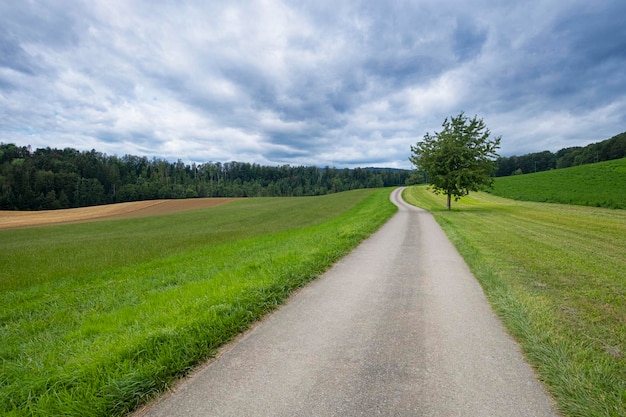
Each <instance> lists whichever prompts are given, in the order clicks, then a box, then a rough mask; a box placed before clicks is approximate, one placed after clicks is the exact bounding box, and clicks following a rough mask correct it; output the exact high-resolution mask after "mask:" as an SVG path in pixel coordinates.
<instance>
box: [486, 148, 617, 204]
mask: <svg viewBox="0 0 626 417" xmlns="http://www.w3.org/2000/svg"><path fill="white" fill-rule="evenodd" d="M489 192H490V193H492V194H494V195H498V196H500V197H506V198H512V199H515V200H526V201H538V202H547V203H562V204H575V205H582V206H592V207H607V208H620V209H626V158H624V159H617V160H613V161H606V162H599V163H597V164H590V165H581V166H576V167H571V168H563V169H556V170H551V171H544V172H538V173H535V174H525V175H514V176H510V177H499V178H495V183H494V186H493V189H492V190H490V191H489Z"/></svg>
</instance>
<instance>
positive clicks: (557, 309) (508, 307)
mask: <svg viewBox="0 0 626 417" xmlns="http://www.w3.org/2000/svg"><path fill="white" fill-rule="evenodd" d="M404 197H405V199H406V200H407V201H408V202H410V203H412V204H415V205H417V206H420V207H423V208H426V209H428V210H430V211H431V212H432V213H433V215H434V216H435V218H436V219H437V221H438V222H439V224H440V225H441V226H442V227H443V229H444V230H445V232H446V233H447V235H448V236H449V237H450V239H451V240H452V242H453V243H454V244H455V246H456V247H457V249H458V250H459V252H460V253H461V254H462V255H463V257H464V258H465V260H466V261H467V263H468V264H469V265H470V268H471V269H472V272H473V273H474V275H475V276H476V277H477V279H478V280H479V281H480V283H481V285H482V287H483V289H484V291H485V293H486V295H487V297H488V299H489V301H490V303H491V304H492V306H493V308H494V310H495V311H496V313H497V314H498V315H499V316H500V318H501V319H502V320H503V322H504V324H505V326H506V327H507V328H508V330H509V332H510V333H511V334H512V335H513V336H514V337H515V338H516V339H517V340H518V341H519V342H520V344H521V346H522V349H523V351H524V353H525V355H526V357H527V359H528V360H529V362H530V363H531V364H532V365H533V366H534V368H535V369H536V370H537V373H538V376H539V378H540V379H541V380H542V381H543V382H544V383H545V384H546V386H547V387H548V389H549V390H550V391H551V393H552V394H553V396H554V398H555V399H556V401H557V403H558V407H559V409H560V410H561V412H562V413H563V414H564V415H567V416H571V417H601V416H602V417H606V416H625V415H626V274H625V273H624V271H626V256H625V254H626V239H625V238H624V237H625V236H626V211H622V210H608V209H600V208H590V207H578V206H569V205H556V204H545V203H544V204H542V203H531V202H519V201H513V200H507V199H503V198H499V197H495V196H492V195H489V194H485V193H476V194H472V195H471V196H470V197H466V198H464V199H462V200H461V201H460V202H459V203H457V204H456V209H454V210H453V211H451V212H447V211H445V201H444V200H443V198H441V197H439V196H435V195H434V194H432V193H431V192H429V191H427V189H426V188H425V187H411V188H409V189H407V190H406V191H405V193H404ZM453 208H454V206H453Z"/></svg>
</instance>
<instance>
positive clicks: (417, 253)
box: [141, 189, 557, 417]
mask: <svg viewBox="0 0 626 417" xmlns="http://www.w3.org/2000/svg"><path fill="white" fill-rule="evenodd" d="M400 193H401V190H400V189H397V190H395V191H394V192H393V193H392V196H391V199H392V201H393V202H394V203H395V204H396V205H398V207H399V211H398V213H397V214H396V215H395V216H394V217H392V218H391V219H390V220H389V222H387V223H386V224H385V225H384V226H383V227H382V228H381V229H380V230H379V231H378V232H376V233H375V234H374V235H372V236H371V237H370V238H369V239H367V240H366V241H365V242H363V243H362V244H361V245H360V246H359V247H358V248H357V249H356V250H354V251H353V252H352V253H351V254H350V255H348V256H347V257H345V258H344V259H342V260H341V261H340V262H338V263H337V264H336V265H335V266H334V267H333V268H332V269H331V270H329V271H328V272H327V273H326V274H324V275H323V276H322V277H320V279H318V280H316V281H315V282H313V283H311V284H310V285H309V286H307V287H306V288H304V289H303V290H302V291H300V292H299V293H298V294H297V295H296V296H294V297H293V298H292V299H291V300H290V301H289V303H287V304H286V305H285V306H283V307H282V308H281V309H279V310H278V311H277V312H276V313H274V314H272V315H271V316H269V317H268V318H267V319H266V320H264V321H263V322H262V323H260V324H259V325H258V326H256V327H255V328H254V329H253V330H252V331H250V332H249V333H247V334H246V335H245V336H244V337H243V338H241V339H240V340H238V341H237V342H235V343H233V344H232V345H231V346H230V348H229V349H228V350H226V351H225V352H224V353H223V354H222V355H221V356H220V357H219V358H218V359H217V360H215V361H214V362H212V363H211V364H209V365H208V366H206V367H205V368H203V369H202V370H201V371H199V372H198V373H196V374H195V375H194V376H193V377H192V378H190V379H189V380H187V381H185V382H184V383H182V384H181V385H180V386H179V387H178V388H177V389H176V390H175V391H174V392H173V393H171V394H169V395H167V396H166V397H164V398H163V399H162V400H161V401H159V402H158V403H156V404H154V405H153V406H152V407H149V408H147V409H146V410H143V411H142V412H141V415H146V416H152V417H154V416H168V417H171V416H187V417H188V416H220V417H226V416H233V417H247V416H250V417H252V416H254V417H263V416H338V417H351V416H394V417H395V416H442V417H443V416H446V417H448V416H471V417H479V416H485V417H497V416H502V417H515V416H534V417H539V416H556V415H557V414H556V413H555V412H554V411H553V403H552V400H551V399H550V398H549V396H548V395H547V394H546V392H545V390H544V389H543V387H542V386H541V385H540V384H539V383H538V382H537V380H536V378H535V376H534V374H533V371H532V370H531V368H530V367H529V366H528V365H527V364H526V362H525V361H524V359H523V358H522V354H521V353H520V350H519V348H518V346H517V344H516V343H515V342H514V341H513V340H512V339H511V338H510V337H509V336H508V335H507V334H506V333H505V331H504V329H503V327H502V325H501V323H500V322H499V320H498V319H497V318H496V317H495V316H494V314H493V312H492V310H491V308H490V307H489V305H488V304H487V301H486V298H485V296H484V294H483V292H482V289H481V287H480V286H479V284H478V283H477V281H476V279H475V278H474V277H473V275H472V274H471V272H470V271H469V269H468V267H467V265H466V264H465V262H464V261H463V259H462V258H461V257H460V255H459V254H458V252H457V251H456V249H455V248H454V247H453V246H452V244H451V243H450V241H449V240H448V239H447V237H446V236H445V234H444V233H443V231H442V230H441V228H440V227H439V226H438V224H437V223H436V222H435V220H434V219H433V217H432V216H431V215H430V214H429V213H427V212H425V211H424V210H421V209H418V208H415V207H412V206H409V205H408V204H406V203H404V202H403V201H402V199H401V196H400Z"/></svg>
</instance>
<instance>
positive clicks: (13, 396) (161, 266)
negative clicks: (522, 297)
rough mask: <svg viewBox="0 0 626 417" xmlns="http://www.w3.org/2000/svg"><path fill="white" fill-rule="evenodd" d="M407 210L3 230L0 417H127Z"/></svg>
mask: <svg viewBox="0 0 626 417" xmlns="http://www.w3.org/2000/svg"><path fill="white" fill-rule="evenodd" d="M395 210H396V208H395V206H393V205H392V204H391V203H390V202H389V190H384V189H378V190H359V191H352V192H347V193H339V194H333V195H328V196H320V197H303V198H258V199H244V200H238V201H235V202H231V203H229V204H226V205H222V206H218V207H214V208H209V209H205V210H197V211H191V212H185V213H179V214H174V215H169V216H157V217H144V218H136V219H126V220H116V221H101V222H91V223H81V224H70V225H58V226H49V227H33V228H26V229H8V230H0V265H1V266H2V267H1V268H0V336H1V340H2V344H1V345H0V358H2V361H1V362H0V414H1V415H9V416H22V415H24V416H25V415H28V416H31V415H34V416H44V415H45V416H50V415H65V416H72V415H76V416H109V415H123V414H125V413H126V412H128V411H129V410H132V409H134V408H135V407H137V406H138V405H141V404H142V403H144V402H146V401H147V400H148V399H149V398H151V397H153V396H155V395H157V394H158V393H159V392H162V391H163V390H164V389H166V388H167V387H168V385H169V384H171V383H172V381H174V380H175V378H177V377H180V376H182V375H184V374H185V373H187V372H188V371H189V370H190V369H192V367H193V366H194V365H196V364H198V363H199V362H201V361H203V360H206V359H207V358H209V357H210V356H211V355H214V354H215V352H216V350H217V348H218V347H219V346H221V345H223V344H224V343H225V342H227V341H228V340H230V339H231V338H232V337H234V336H235V335H237V334H238V333H240V332H241V331H242V330H244V329H245V328H247V327H248V326H249V325H250V324H251V323H252V322H254V321H255V320H258V319H259V318H260V317H262V316H263V315H264V314H266V313H267V312H268V311H269V310H271V309H272V308H274V307H275V306H277V305H278V304H280V303H281V302H282V301H283V300H284V299H285V298H286V297H287V296H288V295H289V294H290V293H291V291H293V290H294V289H296V288H298V287H300V286H302V285H304V284H305V283H306V282H308V281H309V280H311V279H313V278H314V277H316V276H318V275H319V274H320V273H321V272H322V271H324V270H325V269H327V268H328V267H329V266H330V265H331V264H332V263H333V262H335V261H336V260H337V259H339V258H340V257H341V256H342V255H344V254H345V253H347V252H348V251H349V250H350V249H351V248H353V247H354V246H356V245H357V244H358V243H359V242H360V241H361V240H362V239H364V238H365V237H366V236H367V235H369V234H370V233H372V232H373V231H374V230H375V229H376V228H378V227H379V226H380V225H381V224H382V223H383V222H384V221H385V220H386V219H387V218H389V217H390V216H391V215H392V214H393V213H394V212H395Z"/></svg>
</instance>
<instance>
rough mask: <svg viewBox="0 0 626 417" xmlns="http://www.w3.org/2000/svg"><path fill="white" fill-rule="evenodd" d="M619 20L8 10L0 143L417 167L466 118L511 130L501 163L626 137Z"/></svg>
mask: <svg viewBox="0 0 626 417" xmlns="http://www.w3.org/2000/svg"><path fill="white" fill-rule="evenodd" d="M624 12H626V6H625V5H624V4H623V2H619V1H618V0H606V1H603V2H594V3H588V2H582V1H578V0H577V1H576V4H575V7H573V6H572V4H571V2H570V3H568V4H563V3H558V2H553V1H548V0H533V1H530V2H525V3H524V4H521V3H501V2H497V1H495V0H482V1H478V2H472V3H471V4H469V3H467V2H461V1H456V0H445V1H434V0H433V1H421V2H414V3H409V2H407V3H395V2H391V3H389V2H386V1H368V2H349V3H337V2H325V1H317V2H309V1H304V2H302V1H298V2H292V1H288V0H285V1H281V0H259V1H252V2H241V1H240V2H238V1H235V2H226V3H224V2H202V1H199V0H198V1H196V0H187V1H180V2H157V3H155V2H148V1H137V2H127V1H122V0H106V1H105V0H100V1H94V2H90V3H88V4H82V3H78V2H77V3H73V2H70V1H69V0H68V1H67V2H65V3H63V4H60V3H59V4H57V3H51V4H49V5H48V4H44V3H41V2H14V3H4V4H2V5H1V6H0V104H1V105H2V109H3V111H2V112H1V113H0V140H1V141H3V142H16V143H18V144H20V145H27V144H31V145H33V146H34V147H43V146H51V147H65V146H72V147H76V148H79V149H91V148H95V149H97V150H99V151H102V152H106V153H109V154H126V153H134V154H138V155H145V156H148V157H153V156H156V157H165V158H168V159H173V160H175V159H178V158H180V159H182V160H185V161H192V160H193V161H197V162H202V160H206V161H209V160H210V161H229V160H238V161H247V162H259V163H264V164H283V163H292V164H315V165H322V166H323V165H338V166H356V165H361V166H365V165H376V166H385V165H386V166H402V167H410V164H409V163H408V160H407V158H408V154H409V153H410V148H409V146H410V145H411V144H413V143H414V142H415V141H417V140H419V139H420V138H421V137H422V136H423V135H424V134H425V133H426V132H433V131H435V130H438V129H439V128H440V127H441V123H442V122H443V119H444V118H445V117H448V116H452V115H456V114H458V113H459V112H460V111H465V112H466V113H467V114H469V115H474V114H477V115H478V116H479V117H483V118H484V120H485V122H486V123H487V125H488V126H489V127H490V129H491V131H492V132H493V133H494V134H495V135H502V137H503V145H502V153H507V154H512V153H518V154H519V153H523V152H534V151H541V150H543V149H546V148H547V149H551V150H557V149H558V148H560V147H565V146H572V145H580V144H586V143H588V142H590V141H596V140H602V139H605V138H608V137H610V136H612V135H615V134H617V133H620V132H621V131H623V130H625V129H624V126H625V125H626V123H625V122H626V117H625V116H624V115H625V114H626V111H625V110H626V104H625V101H626V99H625V94H624V91H626V76H625V75H623V71H622V70H621V69H622V68H623V66H624V62H625V61H626V53H624V48H623V45H624V42H626V30H625V29H623V28H624V25H623V24H622V22H621V17H620V16H623V13H624ZM608 33H610V34H611V35H610V36H607V34H608Z"/></svg>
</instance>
